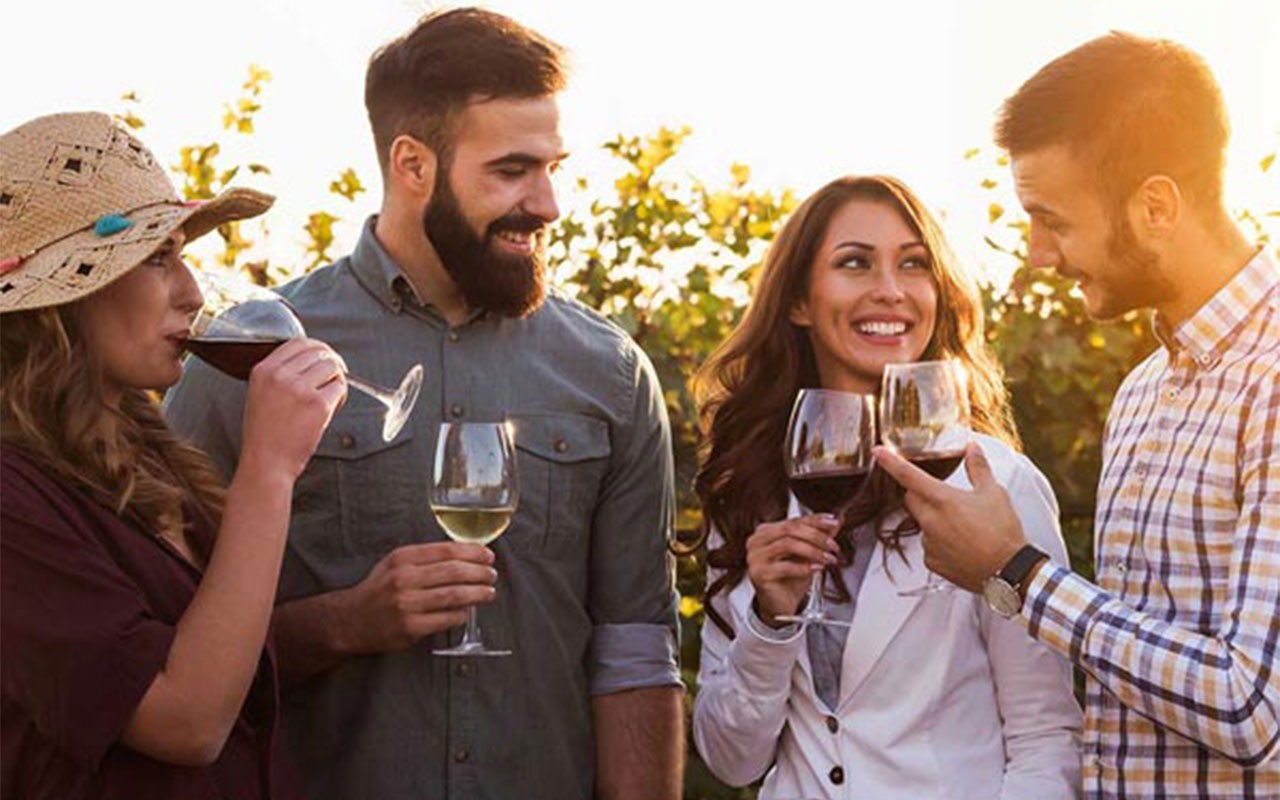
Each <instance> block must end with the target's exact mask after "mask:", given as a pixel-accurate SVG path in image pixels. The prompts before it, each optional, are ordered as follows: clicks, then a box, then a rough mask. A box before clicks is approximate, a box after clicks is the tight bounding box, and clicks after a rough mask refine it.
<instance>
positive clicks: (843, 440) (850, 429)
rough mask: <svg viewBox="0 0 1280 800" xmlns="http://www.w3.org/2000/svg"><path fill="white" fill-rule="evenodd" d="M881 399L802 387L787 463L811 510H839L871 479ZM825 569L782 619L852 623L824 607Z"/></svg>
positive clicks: (800, 498) (790, 481)
mask: <svg viewBox="0 0 1280 800" xmlns="http://www.w3.org/2000/svg"><path fill="white" fill-rule="evenodd" d="M875 403H876V399H875V397H873V396H872V395H867V394H854V393H852V392H837V391H833V390H830V389H801V390H800V393H799V394H798V395H796V400H795V404H794V405H792V407H791V421H790V422H789V423H788V424H787V439H786V447H785V450H784V452H783V464H784V466H785V468H786V472H787V485H788V487H789V488H790V489H791V494H793V495H795V498H796V501H797V502H798V503H799V504H800V506H801V507H802V508H803V509H804V510H805V511H806V512H807V513H813V514H835V515H837V516H839V515H840V513H841V512H842V511H843V510H844V509H845V508H846V507H847V506H848V505H849V502H850V501H851V500H852V499H853V498H854V496H855V495H857V493H858V490H859V489H861V488H862V486H863V484H864V483H866V480H867V476H868V475H870V474H871V465H872V456H871V448H872V447H873V446H874V445H875V441H876V430H875V419H876V412H875ZM825 574H826V570H825V569H822V570H818V571H817V572H815V573H813V578H812V581H813V582H812V584H811V585H810V587H809V600H808V602H807V603H805V607H804V608H803V609H802V610H801V611H800V612H799V613H798V614H789V615H784V616H779V617H778V619H779V620H782V621H784V622H799V623H802V624H804V625H842V626H844V627H848V626H849V623H847V622H845V621H843V620H839V619H835V618H833V617H829V616H827V614H826V613H825V612H824V611H823V608H822V605H823V603H822V586H823V577H824V576H825Z"/></svg>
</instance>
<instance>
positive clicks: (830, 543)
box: [827, 536, 840, 553]
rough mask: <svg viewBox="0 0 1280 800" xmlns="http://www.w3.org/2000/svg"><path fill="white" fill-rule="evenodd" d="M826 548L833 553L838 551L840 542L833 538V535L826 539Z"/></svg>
mask: <svg viewBox="0 0 1280 800" xmlns="http://www.w3.org/2000/svg"><path fill="white" fill-rule="evenodd" d="M827 549H828V550H830V551H831V552H833V553H839V552H840V543H839V542H837V541H836V540H835V537H834V536H833V537H831V538H830V539H828V540H827Z"/></svg>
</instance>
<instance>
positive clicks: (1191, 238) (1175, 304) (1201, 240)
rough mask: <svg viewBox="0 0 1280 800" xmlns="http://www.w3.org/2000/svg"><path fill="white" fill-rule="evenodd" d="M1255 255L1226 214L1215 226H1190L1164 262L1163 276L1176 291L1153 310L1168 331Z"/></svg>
mask: <svg viewBox="0 0 1280 800" xmlns="http://www.w3.org/2000/svg"><path fill="white" fill-rule="evenodd" d="M1255 252H1256V248H1255V247H1254V245H1253V243H1252V242H1250V241H1249V240H1248V238H1247V237H1245V235H1244V234H1243V233H1242V232H1241V231H1240V229H1239V228H1238V227H1236V225H1235V224H1234V223H1233V222H1231V220H1230V219H1228V218H1226V217H1225V215H1223V217H1222V218H1221V219H1220V220H1219V221H1218V224H1217V225H1216V226H1209V225H1206V224H1196V225H1194V226H1192V228H1191V230H1190V231H1189V232H1188V235H1187V236H1186V237H1185V239H1184V240H1183V241H1180V242H1178V243H1177V244H1176V246H1175V247H1172V248H1170V251H1169V255H1168V257H1167V258H1166V260H1165V264H1166V273H1167V275H1168V276H1169V277H1170V278H1171V279H1172V280H1173V282H1174V284H1175V285H1177V286H1178V287H1179V291H1178V293H1177V295H1175V296H1174V297H1171V298H1169V300H1168V301H1166V302H1164V303H1161V304H1159V305H1157V306H1156V311H1157V312H1158V313H1159V314H1160V317H1161V318H1162V319H1164V320H1166V321H1167V322H1168V324H1169V326H1170V327H1171V328H1175V327H1177V326H1178V325H1180V324H1181V323H1182V322H1184V321H1185V320H1187V319H1188V318H1189V317H1191V315H1192V314H1195V313H1196V312H1197V311H1199V310H1200V308H1201V307H1202V306H1204V304H1205V303H1207V302H1209V299H1210V298H1211V297H1213V296H1214V295H1215V294H1217V293H1218V292H1219V290H1221V289H1222V287H1223V286H1226V285H1227V283H1228V282H1229V281H1230V280H1231V279H1232V278H1233V277H1235V275H1236V273H1237V272H1239V271H1240V269H1241V268H1242V267H1243V266H1244V265H1245V264H1247V263H1249V259H1251V258H1253V255H1254V253H1255Z"/></svg>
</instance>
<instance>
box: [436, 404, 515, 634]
mask: <svg viewBox="0 0 1280 800" xmlns="http://www.w3.org/2000/svg"><path fill="white" fill-rule="evenodd" d="M514 440H515V431H514V427H513V426H512V424H511V423H510V422H509V421H504V422H444V423H441V425H440V434H439V436H438V438H437V439H436V462H435V469H434V470H433V473H432V479H431V511H432V513H434V514H435V516H436V520H437V521H438V522H439V523H440V527H442V528H444V531H445V533H447V534H448V535H449V538H451V539H453V540H454V541H455V542H470V543H474V544H482V545H487V544H489V543H490V542H492V541H493V540H494V539H497V538H498V537H499V536H501V535H502V532H503V531H505V530H506V529H507V525H508V524H509V523H510V522H511V516H512V514H514V513H515V511H516V505H517V503H518V502H519V499H520V483H519V480H518V478H517V475H516V451H515V445H514ZM432 652H433V653H435V655H438V656H509V655H511V651H510V650H491V649H489V648H488V647H485V645H484V642H483V641H481V639H480V625H479V623H478V622H477V620H476V607H475V606H471V607H470V608H468V609H467V627H466V632H465V633H464V634H463V636H462V641H461V642H459V643H458V644H457V646H455V647H450V648H449V649H447V650H434V651H432Z"/></svg>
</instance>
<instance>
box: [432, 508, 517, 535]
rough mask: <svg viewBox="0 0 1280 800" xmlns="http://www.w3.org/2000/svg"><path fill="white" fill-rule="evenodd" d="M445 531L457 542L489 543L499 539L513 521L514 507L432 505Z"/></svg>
mask: <svg viewBox="0 0 1280 800" xmlns="http://www.w3.org/2000/svg"><path fill="white" fill-rule="evenodd" d="M431 510H432V511H433V512H435V515H436V519H437V520H438V521H439V522H440V526H441V527H442V528H444V530H445V533H447V534H449V538H451V539H453V540H454V541H455V542H474V543H476V544H488V543H489V542H492V541H493V540H494V539H497V538H498V537H499V536H500V535H501V534H502V532H503V531H505V530H506V529H507V525H508V523H510V522H511V515H512V514H513V513H514V512H515V509H514V508H509V507H508V508H476V507H474V506H436V505H433V506H431Z"/></svg>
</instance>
